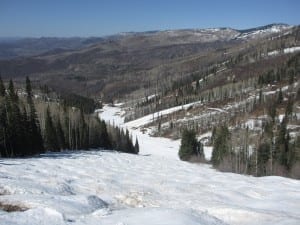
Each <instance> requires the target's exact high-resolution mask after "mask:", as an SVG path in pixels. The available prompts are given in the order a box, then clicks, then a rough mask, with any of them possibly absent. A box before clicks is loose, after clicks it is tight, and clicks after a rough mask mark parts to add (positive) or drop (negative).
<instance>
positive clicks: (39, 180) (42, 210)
mask: <svg viewBox="0 0 300 225" xmlns="http://www.w3.org/2000/svg"><path fill="white" fill-rule="evenodd" d="M120 113H121V109H119V108H117V107H108V106H107V107H104V112H103V113H102V114H101V117H102V118H103V119H106V120H110V121H112V120H113V119H114V121H115V123H116V124H121V125H122V123H123V119H122V118H120ZM122 126H126V124H123V125H122ZM127 127H128V128H129V129H131V131H132V132H134V134H135V135H138V137H139V141H140V145H141V148H142V149H141V153H142V154H141V155H130V154H123V153H117V152H106V151H102V152H93V151H91V152H84V151H83V152H66V153H60V154H46V155H43V156H41V157H37V158H29V159H1V160H0V207H1V206H3V205H6V206H19V207H21V208H23V209H27V210H26V211H24V212H11V213H8V212H4V211H0V224H1V225H2V224H12V225H14V224H16V225H19V224H30V225H37V224H47V225H48V224H49V225H50V224H51V225H52V224H100V225H102V224H105V225H106V224H107V225H140V224H143V225H196V224H197V225H200V224H204V225H206V224H207V225H208V224H233V225H235V224H239V225H240V224H270V225H271V224H272V225H273V224H299V222H300V213H299V212H300V204H299V203H300V181H298V180H293V179H287V178H282V177H262V178H255V177H250V176H242V175H238V174H232V173H221V172H217V171H215V170H214V169H211V168H210V166H209V165H205V164H191V163H186V162H182V161H179V160H174V159H177V158H176V157H175V156H177V151H178V147H179V142H173V141H171V140H168V139H161V138H152V137H149V136H148V135H147V134H146V133H145V134H142V133H141V131H140V130H139V129H135V130H134V129H133V128H132V127H130V126H127ZM141 142H144V143H143V144H145V146H143V145H142V144H141ZM170 146H173V148H170V149H168V147H170ZM145 153H150V154H151V155H145ZM12 208H13V207H12Z"/></svg>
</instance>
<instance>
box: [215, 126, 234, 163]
mask: <svg viewBox="0 0 300 225" xmlns="http://www.w3.org/2000/svg"><path fill="white" fill-rule="evenodd" d="M229 155H230V133H229V130H228V127H227V126H225V125H223V126H221V127H218V128H216V131H215V135H214V140H213V152H212V157H211V162H212V164H213V166H215V167H218V166H219V165H220V164H221V163H222V162H223V160H224V159H225V158H226V157H227V156H229Z"/></svg>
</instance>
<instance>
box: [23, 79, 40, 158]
mask: <svg viewBox="0 0 300 225" xmlns="http://www.w3.org/2000/svg"><path fill="white" fill-rule="evenodd" d="M26 94H27V103H28V105H29V110H30V112H29V130H28V133H29V139H30V140H31V148H32V153H33V154H37V153H42V152H44V143H43V138H42V134H41V128H40V124H39V120H38V118H37V114H36V109H35V106H34V102H33V94H32V88H31V83H30V80H29V78H28V77H26Z"/></svg>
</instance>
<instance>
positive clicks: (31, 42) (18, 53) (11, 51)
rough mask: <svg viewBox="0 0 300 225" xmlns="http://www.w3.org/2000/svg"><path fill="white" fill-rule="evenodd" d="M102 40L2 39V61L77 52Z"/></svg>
mask: <svg viewBox="0 0 300 225" xmlns="http://www.w3.org/2000/svg"><path fill="white" fill-rule="evenodd" d="M101 40H102V38H79V37H74V38H55V37H54V38H52V37H51V38H49V37H42V38H0V59H11V58H16V57H27V56H35V55H39V54H44V53H45V52H48V51H53V50H55V49H61V50H75V49H80V48H83V47H87V46H88V45H91V44H95V43H97V42H100V41H101Z"/></svg>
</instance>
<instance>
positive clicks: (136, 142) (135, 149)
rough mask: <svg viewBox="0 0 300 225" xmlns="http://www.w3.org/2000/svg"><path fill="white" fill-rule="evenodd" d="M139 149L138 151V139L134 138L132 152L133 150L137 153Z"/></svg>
mask: <svg viewBox="0 0 300 225" xmlns="http://www.w3.org/2000/svg"><path fill="white" fill-rule="evenodd" d="M139 151H140V146H139V142H138V139H137V138H136V139H135V144H134V152H135V153H136V154H138V153H139Z"/></svg>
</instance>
